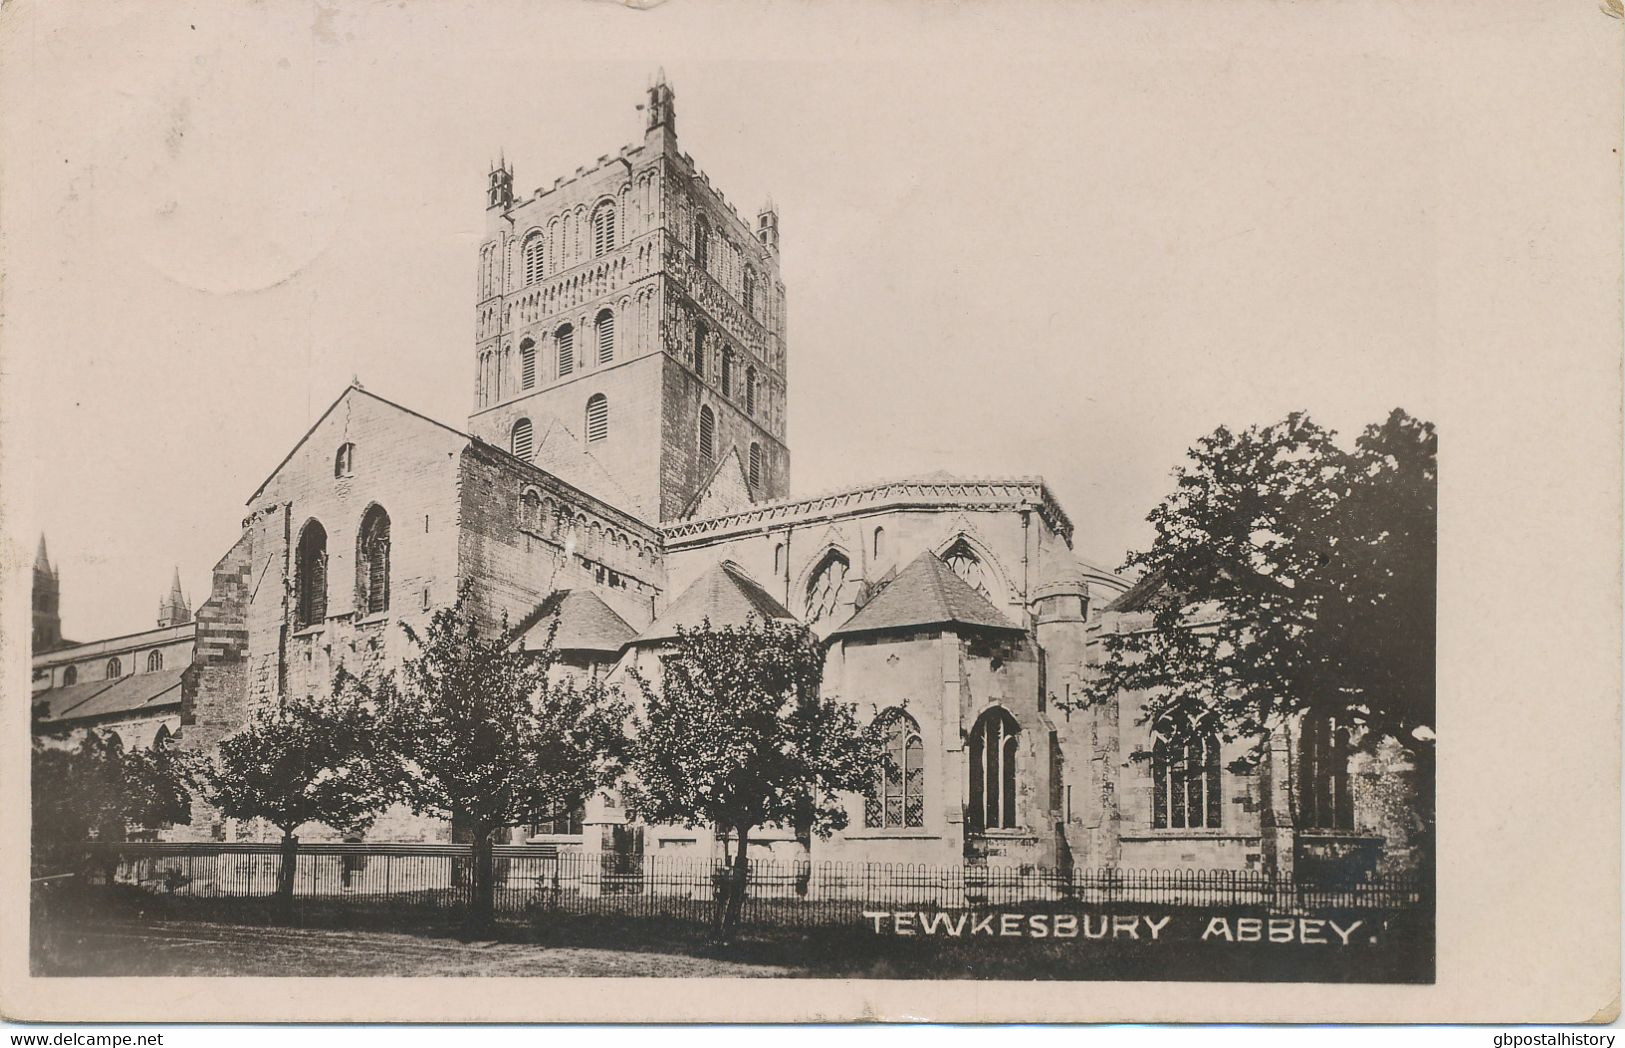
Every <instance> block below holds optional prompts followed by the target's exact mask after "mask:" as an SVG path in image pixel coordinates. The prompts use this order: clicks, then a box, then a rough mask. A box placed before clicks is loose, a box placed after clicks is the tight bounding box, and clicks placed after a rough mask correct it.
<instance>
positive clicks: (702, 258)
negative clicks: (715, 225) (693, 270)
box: [694, 215, 711, 269]
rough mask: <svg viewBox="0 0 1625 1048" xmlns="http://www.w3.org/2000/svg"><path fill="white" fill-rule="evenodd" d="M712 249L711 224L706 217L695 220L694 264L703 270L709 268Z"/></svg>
mask: <svg viewBox="0 0 1625 1048" xmlns="http://www.w3.org/2000/svg"><path fill="white" fill-rule="evenodd" d="M710 247H711V223H709V222H707V221H706V220H705V216H704V215H697V216H695V218H694V264H695V265H696V266H699V267H700V268H701V269H706V268H708V263H709V261H710Z"/></svg>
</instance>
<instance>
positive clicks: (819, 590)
mask: <svg viewBox="0 0 1625 1048" xmlns="http://www.w3.org/2000/svg"><path fill="white" fill-rule="evenodd" d="M851 570H852V564H851V562H850V561H848V560H847V559H846V556H845V555H844V554H842V553H841V552H840V551H839V550H830V551H829V553H827V554H825V556H824V559H823V560H822V561H820V562H819V564H818V570H817V571H815V572H813V576H812V580H811V581H810V582H808V583H807V614H806V615H805V616H804V618H806V620H807V624H808V625H814V624H816V623H818V622H821V621H823V620H824V619H826V618H828V617H830V616H831V615H833V614H835V612H836V611H838V610H839V609H840V607H841V597H842V593H843V591H844V590H845V589H846V575H847V572H849V571H851Z"/></svg>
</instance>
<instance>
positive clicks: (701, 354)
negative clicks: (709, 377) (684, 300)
mask: <svg viewBox="0 0 1625 1048" xmlns="http://www.w3.org/2000/svg"><path fill="white" fill-rule="evenodd" d="M694 370H695V371H696V372H698V373H699V376H700V377H701V378H704V377H705V325H704V324H703V323H700V324H695V325H694Z"/></svg>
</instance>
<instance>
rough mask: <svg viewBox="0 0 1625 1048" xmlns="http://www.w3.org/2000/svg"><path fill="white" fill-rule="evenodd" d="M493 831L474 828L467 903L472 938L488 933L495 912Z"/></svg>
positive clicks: (483, 827) (482, 827)
mask: <svg viewBox="0 0 1625 1048" xmlns="http://www.w3.org/2000/svg"><path fill="white" fill-rule="evenodd" d="M494 832H495V830H494V829H492V828H489V827H485V826H475V827H474V869H473V874H474V876H473V878H472V884H471V885H470V888H471V890H470V892H469V901H468V931H469V934H470V935H473V936H485V935H487V934H489V933H490V930H491V926H492V924H493V923H494V922H495V911H496V884H495V881H496V876H495V874H496V869H495V866H496V862H495V859H494V858H493V857H492V841H491V835H492V834H493V833H494Z"/></svg>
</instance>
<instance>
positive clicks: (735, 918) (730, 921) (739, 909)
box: [721, 826, 750, 945]
mask: <svg viewBox="0 0 1625 1048" xmlns="http://www.w3.org/2000/svg"><path fill="white" fill-rule="evenodd" d="M749 845H750V830H749V829H748V828H746V827H743V826H741V827H740V828H739V849H738V851H736V852H735V853H734V867H733V876H731V877H729V878H728V909H727V913H726V914H725V915H724V916H723V918H722V937H721V941H722V943H723V944H724V945H726V944H727V943H730V942H733V938H734V935H735V933H737V932H738V931H739V917H740V914H741V913H743V912H744V909H745V882H746V880H747V879H748V878H749V877H750V847H749Z"/></svg>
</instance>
